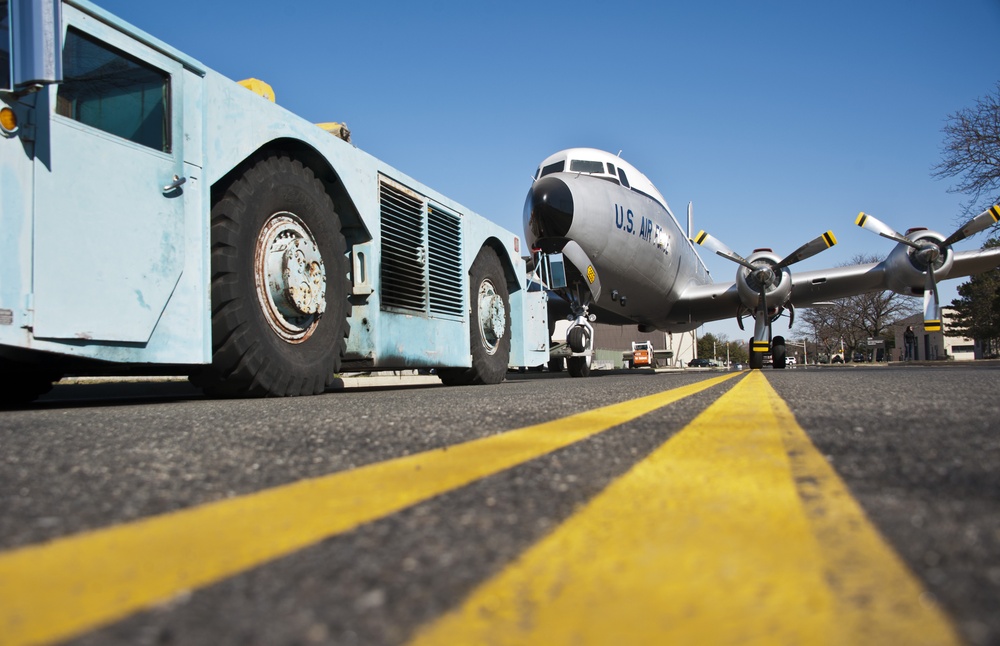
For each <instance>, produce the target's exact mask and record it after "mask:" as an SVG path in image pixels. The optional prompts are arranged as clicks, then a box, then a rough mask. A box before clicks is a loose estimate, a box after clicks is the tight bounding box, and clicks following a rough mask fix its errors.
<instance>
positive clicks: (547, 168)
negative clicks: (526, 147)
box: [538, 159, 566, 177]
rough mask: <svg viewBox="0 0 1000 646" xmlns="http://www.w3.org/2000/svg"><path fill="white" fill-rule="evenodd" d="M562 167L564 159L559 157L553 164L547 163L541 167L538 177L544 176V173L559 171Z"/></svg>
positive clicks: (564, 166)
mask: <svg viewBox="0 0 1000 646" xmlns="http://www.w3.org/2000/svg"><path fill="white" fill-rule="evenodd" d="M564 168H566V160H564V159H560V160H559V161H557V162H555V163H554V164H549V165H548V166H545V167H544V168H542V170H541V172H540V173H539V174H538V177H545V176H546V175H551V174H552V173H561V172H562V171H563V169H564Z"/></svg>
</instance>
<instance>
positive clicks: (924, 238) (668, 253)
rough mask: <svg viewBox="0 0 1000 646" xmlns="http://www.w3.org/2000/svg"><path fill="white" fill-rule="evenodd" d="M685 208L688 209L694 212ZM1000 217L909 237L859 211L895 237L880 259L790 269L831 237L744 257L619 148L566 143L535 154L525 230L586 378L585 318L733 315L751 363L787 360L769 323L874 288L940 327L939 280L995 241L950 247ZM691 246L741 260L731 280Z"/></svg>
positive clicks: (685, 324) (662, 325)
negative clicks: (916, 305)
mask: <svg viewBox="0 0 1000 646" xmlns="http://www.w3.org/2000/svg"><path fill="white" fill-rule="evenodd" d="M689 209H690V207H689ZM998 221H1000V206H993V207H991V208H990V209H987V210H986V211H984V212H983V213H980V214H979V215H977V216H976V217H974V218H972V219H971V220H970V221H969V222H967V223H966V224H965V225H963V226H962V227H960V228H959V229H958V230H957V231H955V232H954V233H952V234H951V235H949V236H947V237H946V236H944V235H942V234H940V233H937V232H936V231H932V230H930V229H926V228H911V229H909V230H908V231H907V232H906V233H905V234H900V233H897V232H896V231H895V230H894V229H893V228H892V227H890V226H889V225H887V224H885V223H883V222H881V221H880V220H878V219H876V218H875V217H873V216H871V215H868V214H866V213H863V212H862V213H860V214H859V215H858V217H857V219H856V221H855V223H856V224H857V225H858V226H860V227H862V228H864V229H866V230H868V231H871V232H873V233H877V234H878V235H880V236H882V237H885V238H888V239H890V240H892V241H894V242H896V246H895V247H894V248H893V249H892V250H891V251H890V252H889V254H888V256H886V258H885V260H883V261H881V262H878V263H870V264H858V265H851V266H847V267H836V268H831V269H822V270H816V271H805V272H801V273H796V274H793V273H792V272H791V269H790V268H791V267H792V265H794V264H795V263H798V262H800V261H802V260H805V259H806V258H810V257H812V256H814V255H816V254H817V253H819V252H821V251H823V250H825V249H827V248H829V247H831V246H833V245H835V244H836V242H837V241H836V238H835V237H834V235H833V233H832V232H831V231H827V232H825V233H823V234H821V235H819V236H817V237H816V238H815V239H813V240H811V241H810V242H807V243H806V244H804V245H802V246H801V247H799V248H798V249H796V250H795V251H793V252H791V253H790V254H788V255H786V256H779V255H778V254H776V253H775V252H774V251H772V250H771V249H765V248H761V249H755V250H753V252H752V253H751V254H749V255H748V256H746V257H743V256H741V255H740V254H738V253H736V252H735V251H733V250H732V249H731V248H729V247H728V246H726V245H725V244H724V243H723V242H721V241H720V240H719V239H718V238H715V237H713V236H711V235H709V234H708V233H705V232H704V231H701V232H699V233H697V234H695V235H691V232H690V229H691V217H690V210H689V212H688V229H689V230H688V231H687V232H685V231H684V230H683V229H682V228H681V225H680V223H679V222H678V221H677V218H676V217H674V214H673V212H672V211H671V210H670V206H669V205H668V204H667V201H666V200H665V199H664V198H663V196H662V195H661V194H660V192H659V191H658V190H657V189H656V187H655V186H653V183H652V182H651V181H649V179H648V178H647V177H646V176H645V175H643V174H642V173H640V172H639V171H638V170H637V169H636V168H635V167H633V166H632V165H631V164H629V163H628V162H626V161H625V160H623V159H621V157H620V156H618V155H613V154H611V153H609V152H605V151H602V150H597V149H594V148H570V149H567V150H562V151H560V152H557V153H555V154H553V155H551V156H549V157H547V158H546V159H544V160H543V161H542V163H541V164H539V166H538V169H537V170H536V172H535V175H534V176H533V180H532V185H531V188H530V190H529V191H528V195H527V198H526V199H525V202H524V233H525V240H526V242H527V244H528V247H529V248H530V249H532V250H533V251H537V252H538V253H537V256H536V255H535V254H533V258H536V262H537V264H538V267H539V275H540V279H541V280H542V283H543V285H544V286H545V288H546V289H548V290H549V292H550V294H554V295H555V297H554V298H551V299H550V301H549V304H550V305H549V306H550V320H555V318H557V317H559V315H560V314H562V315H565V316H566V318H567V319H568V320H570V327H569V330H568V332H567V343H568V345H569V346H570V349H571V351H572V356H570V357H568V359H567V369H568V372H569V373H570V375H572V376H574V377H585V376H587V375H588V374H589V373H590V365H591V355H592V351H593V338H594V330H593V326H592V325H591V323H592V322H594V321H597V320H600V321H601V322H605V323H610V324H614V325H637V326H638V328H639V330H640V331H642V332H651V331H653V330H662V331H665V332H687V331H690V330H694V329H696V328H698V327H700V326H701V325H702V324H703V323H706V322H709V321H717V320H721V319H725V318H729V317H733V316H735V317H736V319H737V322H738V323H739V324H740V328H741V329H743V319H744V318H752V319H753V322H754V328H753V330H754V331H753V339H752V340H751V352H750V361H749V365H750V368H751V369H760V368H762V367H763V364H764V355H765V354H767V353H770V354H771V356H772V367H774V368H779V369H780V368H784V367H785V366H786V363H787V355H786V351H785V340H784V338H783V337H782V336H780V335H774V334H772V324H773V323H774V322H775V321H776V320H777V319H778V318H779V317H781V316H782V315H783V314H784V313H785V312H787V313H788V316H789V328H790V327H791V326H792V324H793V323H794V314H795V308H801V307H810V306H815V305H819V304H823V303H826V302H828V301H831V300H835V299H838V298H844V297H847V296H852V295H856V294H861V293H864V292H870V291H882V290H892V291H894V292H897V293H900V294H905V295H914V296H919V295H923V296H924V326H925V328H926V329H927V330H928V331H935V330H940V325H941V315H940V304H939V301H938V288H937V284H938V282H940V281H942V280H948V279H951V278H958V277H962V276H970V275H973V274H977V273H981V272H983V271H987V270H989V269H993V268H995V267H997V266H1000V248H995V249H986V250H979V251H955V250H954V249H953V248H952V245H953V244H954V243H956V242H959V241H960V240H964V239H965V238H967V237H969V236H971V235H974V234H975V233H978V232H980V231H983V230H984V229H986V228H988V227H990V226H991V225H993V224H996V223H997V222H998ZM696 245H700V246H703V247H705V248H707V249H709V250H710V251H712V252H714V253H716V254H718V255H720V256H722V257H724V258H727V259H729V260H731V261H733V262H734V263H736V264H737V265H738V267H737V269H736V278H735V280H734V281H732V282H713V280H712V278H711V277H710V276H709V272H708V268H707V267H706V266H705V263H704V262H703V261H702V259H701V257H700V256H699V255H698V252H697V249H696Z"/></svg>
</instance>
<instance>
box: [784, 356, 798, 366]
mask: <svg viewBox="0 0 1000 646" xmlns="http://www.w3.org/2000/svg"><path fill="white" fill-rule="evenodd" d="M795 363H796V361H795V357H785V365H786V366H794V365H795Z"/></svg>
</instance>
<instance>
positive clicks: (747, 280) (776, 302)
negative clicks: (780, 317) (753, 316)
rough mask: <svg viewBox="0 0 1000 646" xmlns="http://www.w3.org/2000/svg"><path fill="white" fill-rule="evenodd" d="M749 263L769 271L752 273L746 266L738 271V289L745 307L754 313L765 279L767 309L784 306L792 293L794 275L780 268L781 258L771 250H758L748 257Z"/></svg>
mask: <svg viewBox="0 0 1000 646" xmlns="http://www.w3.org/2000/svg"><path fill="white" fill-rule="evenodd" d="M747 261H748V262H749V263H750V264H751V265H754V266H756V267H761V268H769V271H764V272H760V274H761V275H760V276H759V277H758V272H752V271H750V269H748V268H747V267H744V266H742V265H741V266H740V268H739V269H738V270H736V289H737V290H738V291H739V294H740V300H741V301H742V302H743V306H744V307H746V308H747V309H748V310H750V311H753V310H755V309H756V308H757V304H758V303H759V302H760V288H761V282H762V280H761V279H763V282H764V284H765V285H766V287H765V293H766V294H767V307H768V309H774V308H779V307H782V306H784V304H785V302H786V301H787V300H788V296H789V294H791V292H792V273H791V272H790V271H789V270H788V268H787V267H781V268H778V263H779V262H781V258H779V257H778V256H777V255H775V254H774V252H773V251H771V250H770V249H758V250H756V251H754V252H753V253H752V254H750V256H749V257H747Z"/></svg>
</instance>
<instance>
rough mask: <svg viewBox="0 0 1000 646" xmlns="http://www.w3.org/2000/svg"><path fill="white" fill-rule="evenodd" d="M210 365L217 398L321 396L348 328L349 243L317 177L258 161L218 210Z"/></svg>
mask: <svg viewBox="0 0 1000 646" xmlns="http://www.w3.org/2000/svg"><path fill="white" fill-rule="evenodd" d="M211 236H212V258H211V260H212V292H211V297H212V365H211V366H210V367H208V368H206V369H204V370H201V371H199V372H197V373H196V374H193V375H192V376H191V381H192V382H193V383H194V384H195V385H197V386H199V387H200V388H202V389H203V390H204V391H205V392H206V393H207V394H209V395H212V396H217V397H288V396H298V395H313V394H318V393H321V392H323V391H324V390H325V389H326V388H327V387H328V386H329V385H330V384H331V383H332V382H333V380H334V376H335V373H336V372H337V371H338V370H339V369H340V360H341V357H342V356H343V353H344V349H345V345H346V344H345V338H346V337H347V334H348V332H349V330H350V327H349V323H348V321H347V318H348V316H349V314H350V303H349V302H348V300H347V299H348V295H349V294H350V286H349V284H348V279H347V259H346V256H345V247H346V243H345V241H344V236H343V233H342V232H341V225H340V218H339V216H338V215H337V212H336V211H335V210H334V206H333V202H332V200H331V199H330V196H329V195H327V193H326V191H325V189H324V187H323V184H322V183H321V182H320V181H319V180H318V179H317V178H316V176H315V175H314V174H313V172H312V171H311V170H310V169H308V168H306V167H305V166H303V165H302V163H300V162H298V161H296V160H292V159H291V158H289V157H288V156H286V155H283V154H275V153H272V154H267V155H261V156H259V157H257V158H255V159H254V160H252V162H251V163H250V165H249V167H248V168H247V169H246V170H245V172H244V173H243V174H242V175H241V176H240V177H238V178H237V179H236V180H234V181H233V182H232V183H231V184H230V185H229V186H228V187H226V189H225V192H224V193H223V194H222V195H221V197H220V198H219V199H218V200H217V201H216V202H215V204H213V206H212V230H211Z"/></svg>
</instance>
